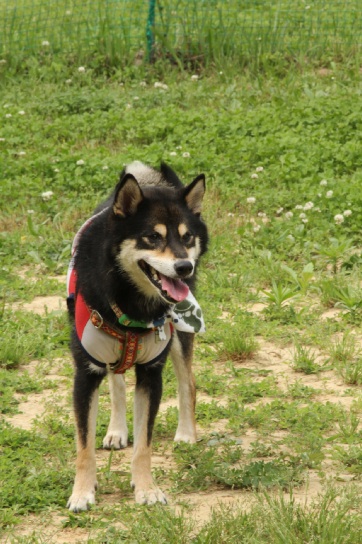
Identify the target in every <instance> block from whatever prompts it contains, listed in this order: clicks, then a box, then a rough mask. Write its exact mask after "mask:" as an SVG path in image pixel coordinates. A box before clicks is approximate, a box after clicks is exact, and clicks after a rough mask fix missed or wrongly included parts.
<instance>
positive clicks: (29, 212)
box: [27, 210, 35, 215]
mask: <svg viewBox="0 0 362 544" xmlns="http://www.w3.org/2000/svg"><path fill="white" fill-rule="evenodd" d="M27 213H28V214H29V215H32V214H33V213H35V212H34V210H27Z"/></svg>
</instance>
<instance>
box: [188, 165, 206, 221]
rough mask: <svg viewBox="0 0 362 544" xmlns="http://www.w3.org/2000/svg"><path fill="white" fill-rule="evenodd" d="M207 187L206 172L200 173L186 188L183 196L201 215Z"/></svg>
mask: <svg viewBox="0 0 362 544" xmlns="http://www.w3.org/2000/svg"><path fill="white" fill-rule="evenodd" d="M205 189H206V185H205V176H204V174H200V175H199V176H197V178H195V179H194V181H192V182H191V183H190V185H188V186H187V187H186V188H185V190H184V194H183V197H184V199H185V201H186V204H187V206H188V207H189V208H190V210H191V211H192V213H194V214H195V215H200V213H201V208H202V199H203V198H204V194H205Z"/></svg>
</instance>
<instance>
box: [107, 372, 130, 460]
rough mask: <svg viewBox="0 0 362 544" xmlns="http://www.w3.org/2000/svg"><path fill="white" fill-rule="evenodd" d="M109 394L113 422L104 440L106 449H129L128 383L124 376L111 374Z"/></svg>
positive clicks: (109, 376) (109, 377) (110, 423)
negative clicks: (127, 418)
mask: <svg viewBox="0 0 362 544" xmlns="http://www.w3.org/2000/svg"><path fill="white" fill-rule="evenodd" d="M108 381H109V392H110V395H111V420H110V422H109V426H108V430H107V434H106V436H105V437H104V439H103V447H104V448H106V449H111V448H114V449H116V450H119V449H120V448H126V447H127V440H128V429H127V421H126V383H125V380H124V376H123V374H113V373H112V372H109V374H108Z"/></svg>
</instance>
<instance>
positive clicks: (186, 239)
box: [182, 231, 193, 244]
mask: <svg viewBox="0 0 362 544" xmlns="http://www.w3.org/2000/svg"><path fill="white" fill-rule="evenodd" d="M192 238H193V236H192V234H191V232H189V231H187V232H185V234H183V236H182V241H183V243H184V244H188V243H189V242H191V240H192Z"/></svg>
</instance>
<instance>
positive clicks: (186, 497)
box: [7, 296, 354, 544]
mask: <svg viewBox="0 0 362 544" xmlns="http://www.w3.org/2000/svg"><path fill="white" fill-rule="evenodd" d="M22 308H24V309H26V310H28V311H33V312H35V313H39V314H44V313H45V312H48V313H49V312H51V311H54V310H64V309H65V303H64V300H63V299H61V298H60V297H59V296H48V297H36V299H35V300H34V301H33V302H32V303H30V304H23V305H22ZM261 310H262V307H261V305H259V304H255V305H254V311H255V312H259V311H261ZM331 317H335V314H334V312H333V315H331V312H329V313H328V315H326V316H325V318H331ZM291 359H292V352H291V349H290V348H284V347H280V346H277V345H275V344H273V343H271V342H266V341H262V342H259V350H258V352H257V354H256V355H255V356H254V358H253V359H251V360H247V361H243V362H242V363H240V364H242V365H243V367H244V368H250V369H256V370H270V371H271V372H272V374H273V376H275V377H276V380H277V384H278V386H279V387H280V388H281V389H287V387H288V386H289V385H290V384H293V383H294V382H296V381H299V382H300V383H302V384H303V385H307V386H308V387H312V388H314V389H315V391H316V395H315V399H316V400H319V401H320V402H331V403H340V404H341V405H342V406H344V407H345V408H347V409H348V408H349V407H350V406H351V403H352V401H353V399H354V397H352V396H351V395H350V394H349V391H348V387H347V386H345V385H344V384H343V382H342V380H341V379H340V378H338V377H337V376H336V375H335V374H334V373H333V372H323V373H321V374H320V375H318V374H311V375H305V374H302V373H296V372H295V371H294V370H293V369H292V367H291V364H290V362H288V361H291ZM54 363H55V364H54ZM64 364H65V365H70V364H71V360H70V358H69V359H66V360H64V359H62V360H57V361H54V362H53V364H52V365H51V368H48V369H47V370H46V374H47V377H49V378H51V379H57V380H58V384H59V387H58V388H57V395H56V397H55V398H54V392H53V390H47V389H45V390H44V391H42V392H41V393H37V394H31V395H28V396H27V398H26V400H24V401H23V402H20V404H19V407H18V408H19V413H18V414H15V415H13V416H11V417H7V421H8V422H9V423H11V424H12V425H14V426H16V427H19V428H22V429H27V430H29V429H31V428H32V426H33V425H34V422H35V421H36V420H37V421H39V420H41V418H42V417H43V415H44V413H45V411H46V409H47V406H48V405H49V403H51V404H52V405H54V402H56V403H58V404H60V405H61V406H62V409H63V410H67V411H69V414H72V408H71V394H70V391H69V390H68V388H67V387H65V385H64V375H63V376H61V375H58V373H59V370H60V369H61V368H62V367H63V365H64ZM42 365H44V363H43V362H40V361H32V362H31V363H29V364H28V365H26V366H24V367H23V368H22V369H21V371H26V372H29V374H30V375H31V374H34V373H36V372H37V371H38V369H39V367H42ZM43 370H44V369H43ZM132 381H133V380H132V376H131V375H130V377H129V379H128V385H130V384H131V385H132ZM198 400H199V401H200V400H202V401H203V402H207V401H210V402H211V400H212V399H211V397H208V396H207V395H205V394H201V393H199V394H198ZM270 400H271V399H268V398H262V399H260V401H259V402H263V403H266V402H270ZM218 402H220V403H222V402H223V399H218ZM253 405H254V406H255V403H254V404H253ZM170 406H177V401H176V399H169V400H167V401H165V402H163V403H162V404H161V408H160V410H161V412H162V411H165V410H166V409H167V408H169V407H170ZM218 426H220V430H222V429H224V428H225V422H222V421H221V422H220V421H219V422H217V423H216V424H215V425H214V428H213V429H212V430H214V431H217V430H218ZM199 434H201V429H199ZM279 435H280V436H278V433H275V434H274V435H273V437H274V438H281V439H282V438H283V431H281V432H280V433H279ZM255 440H256V433H255V432H254V431H253V430H247V431H246V433H245V434H244V436H243V438H242V446H243V449H245V451H248V449H250V445H251V443H252V442H254V441H255ZM131 455H132V449H131V448H130V447H129V448H126V449H125V450H121V451H120V452H115V454H114V457H113V460H112V465H113V466H112V470H116V471H121V472H122V473H126V474H127V473H128V472H129V467H130V460H131ZM96 456H97V465H98V467H101V466H105V465H106V464H107V463H108V459H109V452H107V451H103V450H98V451H97V455H96ZM152 465H153V467H157V466H159V467H162V468H165V467H166V468H167V467H172V455H171V454H167V449H166V454H162V455H161V454H158V453H157V451H156V452H154V454H153V459H152ZM330 470H331V471H330V473H329V476H333V470H332V468H331V469H330ZM338 477H339V479H340V480H341V479H342V480H344V481H345V482H348V481H349V480H350V475H348V474H345V475H343V474H338ZM321 491H322V482H321V480H320V477H319V475H318V474H317V472H313V471H311V472H310V474H309V480H308V482H306V483H305V484H304V485H303V486H301V487H300V488H296V489H295V490H294V498H295V500H296V501H300V502H302V503H303V504H304V503H309V502H310V501H311V500H313V499H314V498H315V497H316V496H317V495H318V494H319V493H320V492H321ZM119 493H121V492H119ZM288 496H289V495H288V494H286V495H285V497H286V499H287V498H288ZM117 499H118V497H117V494H111V495H103V496H102V498H101V500H102V501H103V502H105V503H108V502H112V503H113V501H117ZM130 500H131V499H130ZM254 500H255V498H254V495H253V494H252V493H251V492H249V491H245V490H220V489H214V490H208V491H207V492H199V493H190V494H179V495H178V496H177V497H173V498H172V499H171V501H170V502H171V505H172V506H173V507H174V508H175V511H176V512H181V511H183V506H182V505H183V504H185V503H187V504H188V505H189V506H190V508H188V509H187V510H186V513H187V515H189V516H192V519H193V520H194V521H195V522H196V523H197V526H201V525H202V524H204V523H206V522H207V521H208V520H209V519H210V516H211V513H212V511H213V510H214V509H215V508H218V507H219V506H221V505H224V506H228V507H233V508H238V507H241V508H242V509H244V510H248V509H249V508H250V506H251V504H252V503H253V501H254ZM173 501H174V503H173ZM172 503H173V504H172ZM67 519H68V516H67V513H66V512H64V515H62V514H57V513H54V514H52V517H51V519H49V517H48V514H47V515H45V516H44V517H42V516H35V515H29V516H27V517H26V518H25V519H24V521H23V523H22V524H21V525H20V526H18V527H17V528H16V532H15V535H16V536H18V537H20V536H29V535H32V534H34V535H36V534H39V533H41V534H42V536H43V535H44V537H43V538H45V536H46V538H47V540H46V541H50V542H53V543H63V542H64V543H65V542H66V543H68V544H72V543H81V542H87V541H88V539H89V538H90V537H91V536H94V535H92V533H90V530H89V529H86V528H64V527H63V526H62V525H63V523H64V521H65V520H67ZM117 523H118V522H117ZM119 525H120V527H122V524H121V523H120V522H119ZM44 541H45V540H44Z"/></svg>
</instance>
